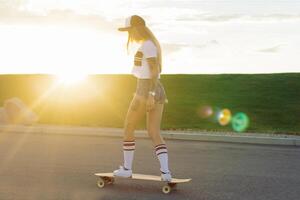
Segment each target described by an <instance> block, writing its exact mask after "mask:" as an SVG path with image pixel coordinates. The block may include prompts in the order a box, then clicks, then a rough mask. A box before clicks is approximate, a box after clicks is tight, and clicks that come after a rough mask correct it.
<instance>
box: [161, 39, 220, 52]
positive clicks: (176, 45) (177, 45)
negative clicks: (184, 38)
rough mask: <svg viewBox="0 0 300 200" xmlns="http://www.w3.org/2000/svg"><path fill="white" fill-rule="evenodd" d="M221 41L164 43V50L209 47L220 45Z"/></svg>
mask: <svg viewBox="0 0 300 200" xmlns="http://www.w3.org/2000/svg"><path fill="white" fill-rule="evenodd" d="M219 44H220V43H219V42H218V41H217V40H210V41H207V42H204V43H200V44H185V43H162V48H163V50H165V51H166V53H173V52H176V51H179V50H181V49H182V48H198V49H202V48H207V47H209V46H213V45H219Z"/></svg>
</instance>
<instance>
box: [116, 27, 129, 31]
mask: <svg viewBox="0 0 300 200" xmlns="http://www.w3.org/2000/svg"><path fill="white" fill-rule="evenodd" d="M118 30H119V31H129V30H130V27H126V28H118Z"/></svg>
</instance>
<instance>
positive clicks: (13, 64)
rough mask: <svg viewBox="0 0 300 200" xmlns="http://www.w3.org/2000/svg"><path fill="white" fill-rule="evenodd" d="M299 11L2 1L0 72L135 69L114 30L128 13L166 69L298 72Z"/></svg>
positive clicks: (229, 0)
mask: <svg viewBox="0 0 300 200" xmlns="http://www.w3.org/2000/svg"><path fill="white" fill-rule="evenodd" d="M299 10H300V2H297V1H295V0H286V1H281V0H274V1H272V2H260V1H258V0H254V1H253V0H252V1H250V0H246V1H243V2H240V1H237V0H210V1H208V0H199V1H192V0H188V1H170V0H167V1H163V2H161V1H148V0H142V1H129V0H123V1H121V0H111V1H110V2H106V1H96V0H85V1H83V0H73V1H68V0H61V1H59V2H58V1H57V2H52V1H50V0H43V1H41V0H27V1H25V0H12V1H7V0H4V1H1V3H0V11H1V12H0V44H1V46H0V55H2V56H1V59H0V74H69V73H75V74H82V73H83V74H130V71H131V67H132V54H130V55H127V52H126V48H125V47H126V42H127V34H126V33H119V32H118V31H117V28H118V27H120V26H123V25H124V22H125V18H126V17H128V16H129V15H131V14H138V15H141V16H142V17H144V18H145V20H146V23H147V25H148V26H149V27H150V29H151V30H152V31H153V32H154V34H155V35H156V36H157V38H158V40H159V41H160V43H161V46H162V50H163V71H162V74H273V73H298V72H300V61H299V59H298V54H297V52H300V37H299V35H300V28H299V27H300V12H299ZM174 33H175V34H174ZM135 48H136V46H134V47H133V49H132V51H134V49H135Z"/></svg>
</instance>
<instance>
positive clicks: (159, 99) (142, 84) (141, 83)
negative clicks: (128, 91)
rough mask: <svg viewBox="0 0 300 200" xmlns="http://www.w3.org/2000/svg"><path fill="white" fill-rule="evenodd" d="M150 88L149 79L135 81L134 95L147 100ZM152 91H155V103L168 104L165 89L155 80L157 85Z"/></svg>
mask: <svg viewBox="0 0 300 200" xmlns="http://www.w3.org/2000/svg"><path fill="white" fill-rule="evenodd" d="M150 87H151V79H137V86H136V92H135V94H137V95H139V96H143V97H145V98H148V95H149V91H150ZM154 91H155V96H154V100H155V103H159V104H164V103H167V102H168V100H167V95H166V92H165V89H164V87H163V85H162V83H161V82H160V81H159V80H157V85H156V88H155V90H154Z"/></svg>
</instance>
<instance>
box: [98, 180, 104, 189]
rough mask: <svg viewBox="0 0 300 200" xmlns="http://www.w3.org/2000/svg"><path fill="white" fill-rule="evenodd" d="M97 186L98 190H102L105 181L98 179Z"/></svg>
mask: <svg viewBox="0 0 300 200" xmlns="http://www.w3.org/2000/svg"><path fill="white" fill-rule="evenodd" d="M97 186H98V187H99V188H103V187H104V186H105V181H104V180H103V179H102V178H100V179H99V180H98V181H97Z"/></svg>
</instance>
